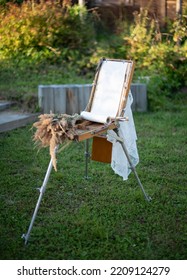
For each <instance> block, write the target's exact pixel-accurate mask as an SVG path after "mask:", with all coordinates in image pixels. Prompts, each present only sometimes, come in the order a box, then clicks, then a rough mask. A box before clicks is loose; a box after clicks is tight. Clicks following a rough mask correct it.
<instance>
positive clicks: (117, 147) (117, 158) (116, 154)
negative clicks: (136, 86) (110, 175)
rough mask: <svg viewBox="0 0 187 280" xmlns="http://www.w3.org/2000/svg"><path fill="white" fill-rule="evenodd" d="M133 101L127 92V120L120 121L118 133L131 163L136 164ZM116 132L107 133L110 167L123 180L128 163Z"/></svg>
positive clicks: (127, 172)
mask: <svg viewBox="0 0 187 280" xmlns="http://www.w3.org/2000/svg"><path fill="white" fill-rule="evenodd" d="M132 102H133V97H132V94H131V92H129V96H128V100H127V104H126V108H125V110H124V116H125V117H128V119H129V120H128V121H120V122H119V124H120V127H119V134H120V137H121V138H122V139H123V141H124V144H125V146H126V148H127V150H128V153H129V156H130V159H131V161H132V164H133V165H134V166H136V165H137V164H138V162H139V155H138V150H137V145H136V140H137V135H136V129H135V125H134V119H133V115H132V110H131V104H132ZM115 136H116V133H115V132H114V131H113V130H110V132H109V134H108V135H107V140H108V141H110V142H112V161H111V167H112V169H113V170H114V172H115V173H116V174H118V175H120V176H122V177H123V180H127V179H128V176H129V174H130V172H131V169H130V165H129V163H128V160H127V157H126V155H125V153H124V151H123V148H122V146H121V144H120V143H119V142H118V141H117V140H116V138H115Z"/></svg>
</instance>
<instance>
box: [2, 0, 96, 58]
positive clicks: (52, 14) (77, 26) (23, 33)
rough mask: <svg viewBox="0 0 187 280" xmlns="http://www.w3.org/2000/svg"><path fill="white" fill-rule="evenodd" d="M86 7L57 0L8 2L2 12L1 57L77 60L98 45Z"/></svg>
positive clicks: (87, 54)
mask: <svg viewBox="0 0 187 280" xmlns="http://www.w3.org/2000/svg"><path fill="white" fill-rule="evenodd" d="M90 16H91V15H89V14H88V12H87V10H86V8H84V7H80V6H78V5H75V6H70V5H60V4H59V2H58V1H46V2H45V1H41V2H40V3H36V2H34V1H31V0H29V1H27V2H24V3H23V4H22V5H20V6H19V5H15V4H11V3H9V4H8V5H7V8H6V9H4V10H2V11H1V15H0V34H1V35H0V37H1V38H0V39H1V40H0V58H1V59H2V58H15V57H19V58H20V57H26V58H28V59H31V60H34V61H40V60H43V59H45V58H46V59H47V60H48V61H53V62H57V61H60V60H65V61H68V62H72V61H73V62H74V61H76V59H78V58H79V59H80V57H83V56H89V55H90V54H91V53H92V52H93V50H94V46H95V31H94V26H93V21H92V20H91V19H90Z"/></svg>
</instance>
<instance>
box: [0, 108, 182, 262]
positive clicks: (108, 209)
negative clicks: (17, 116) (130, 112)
mask: <svg viewBox="0 0 187 280" xmlns="http://www.w3.org/2000/svg"><path fill="white" fill-rule="evenodd" d="M184 105H185V104H183V106H182V105H181V106H179V107H178V110H175V111H173V110H170V111H165V112H157V113H145V114H138V113H136V114H135V115H134V117H135V124H136V130H137V134H138V149H139V155H140V163H139V165H138V166H137V171H138V174H139V176H140V178H141V181H142V183H143V185H144V188H145V189H146V191H147V192H148V194H149V195H150V196H151V197H152V202H151V203H148V202H146V201H145V200H144V197H143V194H142V192H141V190H140V188H139V186H138V185H137V182H136V180H135V178H134V176H133V174H131V175H130V176H129V179H128V180H127V181H123V180H122V179H121V177H119V176H117V175H115V174H114V172H113V171H112V169H111V167H110V165H108V164H103V163H99V162H93V161H92V162H90V164H89V174H88V175H89V177H90V178H89V180H85V179H84V172H85V158H84V143H83V142H81V143H79V144H78V143H74V142H73V143H72V144H71V145H69V146H68V147H67V149H65V150H64V151H63V152H62V153H60V154H59V155H58V171H57V172H55V171H52V174H51V177H50V180H49V183H48V186H47V190H46V193H45V195H44V197H43V200H42V203H41V206H40V209H39V212H38V216H37V218H36V221H35V224H34V227H33V231H32V233H31V236H30V241H29V243H28V245H27V246H26V247H25V246H24V241H23V240H22V239H21V235H22V233H26V231H27V229H28V226H29V223H30V219H31V216H32V213H33V210H34V207H35V204H36V201H37V198H38V195H39V192H38V191H37V190H36V188H37V187H40V186H41V184H42V181H43V178H44V175H45V172H46V168H47V165H48V161H49V151H48V149H43V150H40V151H39V152H38V151H37V150H36V149H34V145H33V142H32V133H33V132H32V131H31V130H30V127H26V128H21V129H17V130H14V131H12V132H7V133H2V134H1V135H0V149H1V163H0V168H1V177H0V186H1V188H0V196H1V200H0V208H1V214H0V224H1V228H0V236H1V238H0V252H1V253H0V254H1V259H186V257H187V245H186V244H187V235H186V233H187V226H186V220H187V214H186V213H187V211H186V210H187V199H186V197H187V196H186V194H187V181H186V174H187V167H186V162H187V148H186V147H187V145H186V144H187V136H186V125H185V122H186V118H187V111H186V108H185V106H184ZM90 144H91V143H90Z"/></svg>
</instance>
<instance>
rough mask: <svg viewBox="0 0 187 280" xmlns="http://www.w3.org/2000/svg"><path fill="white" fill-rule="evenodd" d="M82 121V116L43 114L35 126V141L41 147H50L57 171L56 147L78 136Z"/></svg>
mask: <svg viewBox="0 0 187 280" xmlns="http://www.w3.org/2000/svg"><path fill="white" fill-rule="evenodd" d="M81 121H82V118H81V116H80V115H78V114H75V115H72V116H71V115H67V114H60V115H56V114H43V115H40V116H39V121H37V122H35V123H34V124H33V127H35V128H36V132H35V134H34V137H33V140H34V141H35V143H36V144H37V145H38V146H40V147H48V146H49V147H50V155H51V158H52V161H53V166H54V169H55V170H56V169H57V168H56V154H55V147H56V146H57V145H59V144H62V143H64V142H65V141H66V140H73V139H74V138H75V137H76V135H77V132H76V129H77V126H78V124H79V123H80V122H81Z"/></svg>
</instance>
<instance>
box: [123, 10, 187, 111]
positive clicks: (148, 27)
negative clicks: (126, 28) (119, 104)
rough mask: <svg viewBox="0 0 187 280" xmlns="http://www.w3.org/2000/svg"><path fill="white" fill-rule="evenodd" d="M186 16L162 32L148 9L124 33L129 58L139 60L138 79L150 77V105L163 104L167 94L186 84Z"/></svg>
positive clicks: (151, 106)
mask: <svg viewBox="0 0 187 280" xmlns="http://www.w3.org/2000/svg"><path fill="white" fill-rule="evenodd" d="M186 36H187V33H186V17H185V16H184V17H183V18H182V19H177V20H176V21H174V22H173V24H172V25H171V26H170V27H169V30H168V31H167V33H161V31H160V28H159V26H158V23H157V21H155V20H151V19H150V18H149V17H148V14H147V11H141V13H140V14H135V23H134V25H133V26H132V27H131V32H130V34H129V35H128V36H125V38H124V41H125V45H126V46H127V48H128V52H127V54H128V58H130V59H133V60H135V61H136V76H137V78H138V79H141V80H142V79H143V77H149V78H148V81H149V82H148V97H149V105H150V108H151V109H158V108H162V107H163V106H164V103H165V100H166V97H173V95H174V93H176V92H178V90H179V89H180V88H181V87H183V86H186V79H185V78H186V76H187V59H186V58H187V40H186V38H187V37H186Z"/></svg>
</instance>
